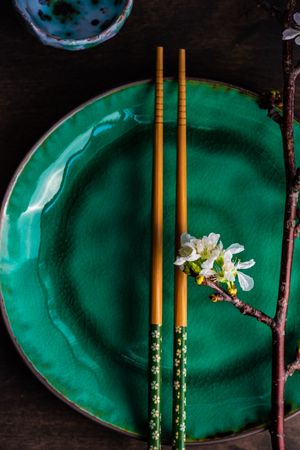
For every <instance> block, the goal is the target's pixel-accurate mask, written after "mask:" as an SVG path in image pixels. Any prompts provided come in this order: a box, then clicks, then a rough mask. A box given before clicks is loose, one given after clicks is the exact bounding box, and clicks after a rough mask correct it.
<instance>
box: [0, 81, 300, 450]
mask: <svg viewBox="0 0 300 450" xmlns="http://www.w3.org/2000/svg"><path fill="white" fill-rule="evenodd" d="M174 79H175V78H174V77H165V78H164V81H172V80H174ZM187 81H195V82H197V83H207V84H209V85H210V86H220V87H226V88H229V89H231V90H235V91H237V92H239V93H241V94H244V95H247V96H248V97H252V98H258V97H259V93H258V92H255V91H251V90H248V89H246V88H243V87H240V86H236V85H234V84H231V83H227V82H222V81H217V80H212V79H207V78H198V77H187ZM150 83H154V80H153V79H151V78H146V79H142V80H138V81H133V82H130V83H125V84H121V85H119V86H118V87H116V88H112V89H108V90H105V91H103V92H102V93H101V94H99V95H97V96H95V97H92V98H91V99H89V100H87V101H85V102H83V103H81V104H80V105H79V106H77V107H76V108H74V109H72V110H71V111H69V112H68V113H67V114H65V115H64V116H63V117H62V118H61V119H59V120H58V121H57V122H55V123H54V124H53V125H52V126H51V127H50V128H49V129H48V130H47V131H46V132H45V133H43V134H42V135H41V137H40V138H39V139H38V140H37V141H36V143H35V144H33V146H31V147H30V149H29V150H28V152H26V154H25V156H24V157H23V159H22V160H21V162H20V163H19V165H18V166H17V168H16V169H15V172H14V174H13V176H12V178H11V180H10V182H9V184H8V186H7V188H6V190H5V193H4V196H3V199H2V202H1V208H0V233H1V229H2V224H3V218H4V214H5V209H6V207H7V205H8V202H9V199H10V195H11V193H12V191H13V189H14V186H15V184H16V182H17V180H18V178H19V176H20V174H21V173H22V171H23V169H24V167H25V165H26V164H27V162H28V161H29V160H30V158H31V157H32V155H33V154H34V153H35V152H36V150H37V149H38V148H39V147H40V145H41V144H42V143H43V142H44V141H45V140H46V139H47V138H48V137H49V136H50V135H51V134H52V133H53V132H54V131H55V130H56V129H57V128H59V127H60V125H62V124H63V123H64V122H65V121H66V120H68V119H70V118H71V117H72V116H74V115H75V114H77V113H78V112H79V111H81V110H82V109H84V108H86V107H87V106H89V105H91V104H93V103H94V102H96V101H98V100H101V99H103V98H105V97H108V96H110V95H114V94H116V93H117V92H120V91H122V90H126V89H129V88H131V87H135V86H138V85H142V84H150ZM295 122H298V120H297V119H295ZM298 123H299V122H298ZM0 311H1V315H2V318H3V321H4V325H5V328H6V331H7V333H8V335H9V337H10V339H11V341H12V343H13V345H14V347H15V349H16V350H17V353H18V354H19V356H20V357H21V359H22V360H23V362H24V363H25V365H26V366H27V367H28V368H29V370H30V371H31V373H32V374H33V375H34V376H35V377H36V378H37V379H38V380H39V381H40V382H41V383H42V384H43V385H44V386H45V387H46V388H47V389H48V390H49V391H50V392H51V393H52V394H54V395H55V396H56V397H57V398H58V399H59V400H61V401H62V402H63V403H64V404H65V405H67V406H69V407H71V408H72V409H73V410H75V411H76V412H78V413H80V414H81V415H83V416H84V417H86V418H88V419H90V420H92V421H93V422H95V423H97V424H100V425H102V426H103V427H105V428H108V429H110V430H113V431H116V432H118V433H119V434H121V435H125V436H129V437H132V438H135V439H137V440H140V441H144V442H145V437H144V436H142V435H140V434H138V433H134V432H132V431H128V430H126V429H124V428H122V427H120V426H117V425H114V424H111V423H110V422H106V421H105V420H103V419H100V418H98V417H96V416H95V415H93V414H92V413H90V412H88V411H86V410H85V409H83V408H81V407H80V406H79V405H77V404H76V403H75V402H73V401H71V400H69V399H68V398H67V397H65V396H63V394H62V393H61V392H59V390H57V389H56V388H55V387H54V386H52V385H51V383H50V382H49V381H48V380H47V379H46V377H44V376H43V375H42V374H41V373H40V372H39V371H38V370H37V369H36V368H35V367H34V365H33V363H32V362H31V361H30V359H29V358H28V357H27V356H26V354H25V352H24V351H23V349H22V347H21V345H20V344H19V342H18V340H17V338H16V336H15V335H14V332H13V330H12V327H11V325H10V321H9V317H8V314H7V311H6V307H5V302H4V298H3V295H2V290H1V289H0ZM299 414H300V407H299V409H298V410H296V411H294V412H292V413H289V414H287V415H286V416H285V421H288V420H289V419H291V418H293V417H295V416H297V415H299ZM266 430H268V424H267V423H266V424H262V425H259V426H256V427H253V428H249V429H246V430H244V431H240V432H234V433H232V434H228V435H227V436H223V437H218V436H216V437H214V438H213V437H212V438H207V439H194V440H192V441H187V442H186V445H187V446H189V447H191V446H194V445H199V446H202V445H215V444H222V443H226V442H231V441H235V440H239V439H243V438H246V437H249V436H252V435H255V434H257V433H260V432H262V431H266ZM163 444H164V445H168V444H169V442H168V441H163Z"/></svg>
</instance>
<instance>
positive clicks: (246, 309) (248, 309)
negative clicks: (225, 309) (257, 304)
mask: <svg viewBox="0 0 300 450" xmlns="http://www.w3.org/2000/svg"><path fill="white" fill-rule="evenodd" d="M203 284H204V285H206V286H209V287H211V288H212V289H213V290H214V291H215V292H217V293H218V294H220V296H221V297H222V299H223V300H224V301H225V302H228V303H231V304H232V305H233V306H235V307H236V308H237V309H238V310H239V311H240V313H241V314H245V315H246V316H250V317H254V318H255V319H256V320H258V321H259V322H261V323H265V324H266V325H268V326H269V327H270V328H271V329H274V327H275V322H274V320H273V319H272V318H271V317H269V316H268V315H267V314H265V313H263V312H262V311H260V310H258V309H256V308H253V306H251V305H249V304H248V303H245V302H243V301H242V300H240V299H239V298H237V297H231V296H230V295H229V294H228V293H227V292H226V291H225V290H224V289H223V288H222V287H221V286H220V285H219V284H218V283H216V282H214V281H211V280H209V279H206V280H205V281H204V282H203Z"/></svg>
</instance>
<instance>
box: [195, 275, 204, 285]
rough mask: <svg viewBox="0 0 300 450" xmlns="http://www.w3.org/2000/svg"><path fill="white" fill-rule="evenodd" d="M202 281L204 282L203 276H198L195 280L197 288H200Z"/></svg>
mask: <svg viewBox="0 0 300 450" xmlns="http://www.w3.org/2000/svg"><path fill="white" fill-rule="evenodd" d="M204 280H205V277H204V275H198V276H197V278H196V283H197V284H198V286H201V284H203V281H204Z"/></svg>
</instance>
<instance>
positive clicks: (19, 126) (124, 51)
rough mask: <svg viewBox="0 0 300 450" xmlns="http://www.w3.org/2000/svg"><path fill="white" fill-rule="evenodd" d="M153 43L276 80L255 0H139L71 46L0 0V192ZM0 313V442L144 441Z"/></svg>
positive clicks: (254, 445)
mask: <svg viewBox="0 0 300 450" xmlns="http://www.w3.org/2000/svg"><path fill="white" fill-rule="evenodd" d="M157 44H162V45H164V46H165V51H166V75H170V76H172V75H174V73H176V62H177V61H176V60H177V49H178V48H179V47H186V48H187V49H188V74H189V75H190V76H196V77H202V78H210V79H214V80H220V81H226V82H229V83H232V84H236V85H239V86H242V87H245V88H248V89H250V90H255V91H262V90H264V89H268V88H274V87H275V88H276V87H280V86H281V67H280V64H281V54H280V52H281V50H280V45H281V42H280V28H279V25H278V24H277V22H276V20H275V19H274V18H272V17H271V16H270V15H269V14H267V13H265V12H264V11H263V10H262V9H261V8H259V7H258V6H257V2H256V1H255V0H223V1H218V2H217V1H211V0H188V1H187V0H172V1H166V0H143V1H141V0H135V5H134V9H133V12H132V15H131V17H130V19H129V20H128V22H127V24H126V25H125V27H124V29H123V30H122V31H121V32H120V34H119V35H118V36H117V37H115V38H114V39H112V40H111V41H108V42H107V43H105V44H104V45H101V46H100V47H96V48H94V49H91V50H89V51H85V52H76V53H70V52H65V51H62V50H56V49H53V48H50V47H48V48H47V47H44V46H42V45H41V44H40V43H39V42H37V41H36V40H35V39H34V38H33V37H32V36H31V35H30V34H29V33H28V32H27V31H26V30H25V29H24V28H23V26H22V24H21V23H20V22H19V21H18V19H17V17H16V15H15V13H14V11H13V8H12V5H11V1H9V0H2V1H1V2H0V66H1V71H0V77H1V78H0V79H1V82H0V118H1V120H0V142H1V152H0V158H1V163H0V167H1V178H0V180H1V194H2V195H3V194H4V192H5V189H6V186H7V184H8V182H9V180H10V178H11V176H12V175H13V173H14V171H15V169H16V167H17V166H18V164H19V162H20V160H21V159H22V158H23V157H24V155H25V154H26V152H27V151H28V149H29V148H30V147H31V146H32V145H33V144H34V143H35V141H36V140H37V138H38V137H39V136H41V135H42V134H43V133H44V132H45V131H47V129H48V128H49V127H50V126H51V125H52V124H53V123H54V122H56V121H57V120H58V119H60V118H61V117H62V116H63V115H64V114H66V113H68V112H69V111H70V110H71V109H73V108H74V107H76V106H78V105H79V104H80V103H82V102H84V101H86V100H88V99H90V98H91V97H93V96H95V95H98V94H99V93H101V92H103V91H105V90H107V89H109V88H112V87H116V86H118V85H120V84H123V83H127V82H130V81H134V80H139V79H144V78H149V77H151V76H152V74H153V67H154V47H155V46H156V45H157ZM298 105H299V106H300V97H299V95H298ZM0 323H1V331H0V339H1V340H0V342H1V345H0V386H1V394H0V449H1V450H46V449H47V450H64V449H68V450H79V449H80V450H96V449H103V450H105V449H110V450H113V449H120V448H127V449H143V448H145V445H144V444H143V443H141V442H138V441H136V440H134V439H131V438H127V437H124V436H121V435H119V434H117V433H115V432H112V431H109V430H107V429H105V428H103V427H102V426H99V425H97V424H95V423H93V422H91V421H90V420H88V419H86V418H85V417H82V416H81V415H80V414H78V413H76V412H74V411H73V410H72V409H70V408H68V407H67V406H65V405H64V404H63V403H62V402H61V401H60V400H58V399H57V398H56V397H54V396H53V395H52V394H50V393H49V392H48V390H47V389H46V388H45V387H44V386H42V385H41V384H40V383H39V382H38V381H37V380H36V379H35V377H34V376H33V375H32V374H31V373H30V372H29V370H28V369H27V367H26V366H25V364H24V363H23V362H22V361H21V359H20V357H19V356H18V355H17V353H16V350H15V349H14V347H13V345H12V343H11V341H10V339H9V337H8V334H7V332H6V330H5V329H4V325H3V321H2V319H1V322H0ZM287 434H288V439H287V443H288V449H290V450H299V449H300V417H298V418H294V419H292V420H290V421H289V423H288V426H287ZM194 448H203V449H205V448H208V446H201V447H198V446H197V447H194ZM209 448H212V447H209ZM213 448H215V449H216V450H218V449H223V450H226V449H227V450H229V449H231V450H238V449H245V450H247V449H248V450H250V449H260V450H267V449H270V448H271V447H270V442H269V437H268V435H267V433H260V434H257V435H255V436H252V437H250V438H246V439H243V440H238V441H233V442H231V443H227V444H222V445H221V444H219V445H215V446H214V447H213Z"/></svg>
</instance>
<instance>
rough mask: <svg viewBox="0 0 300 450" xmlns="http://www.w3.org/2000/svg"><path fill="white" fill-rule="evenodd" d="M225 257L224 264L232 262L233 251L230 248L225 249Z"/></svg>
mask: <svg viewBox="0 0 300 450" xmlns="http://www.w3.org/2000/svg"><path fill="white" fill-rule="evenodd" d="M223 257H224V264H228V263H230V262H231V260H232V253H231V251H230V250H228V249H227V250H225V252H224V256H223Z"/></svg>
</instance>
